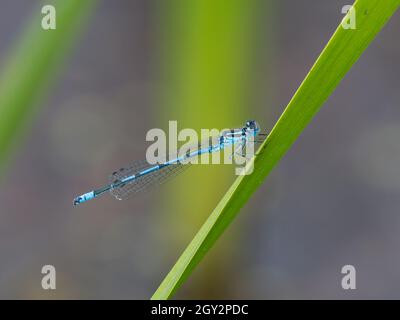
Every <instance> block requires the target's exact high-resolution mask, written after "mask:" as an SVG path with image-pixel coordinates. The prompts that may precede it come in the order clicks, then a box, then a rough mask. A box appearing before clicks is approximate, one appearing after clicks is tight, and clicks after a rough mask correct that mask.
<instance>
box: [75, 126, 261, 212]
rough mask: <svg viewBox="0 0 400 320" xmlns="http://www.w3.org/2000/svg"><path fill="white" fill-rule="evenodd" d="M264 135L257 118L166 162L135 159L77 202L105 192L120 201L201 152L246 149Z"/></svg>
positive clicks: (174, 171) (177, 169)
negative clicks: (212, 141)
mask: <svg viewBox="0 0 400 320" xmlns="http://www.w3.org/2000/svg"><path fill="white" fill-rule="evenodd" d="M259 136H265V134H261V133H260V127H259V125H258V123H257V122H256V121H254V120H250V121H247V122H246V124H245V125H244V126H243V127H241V128H237V129H231V130H226V131H223V132H222V133H221V135H220V136H218V137H217V139H216V142H215V143H210V144H209V145H208V146H206V147H204V146H203V145H201V144H199V145H198V148H195V149H194V150H193V149H190V150H188V152H185V153H184V154H183V155H180V156H176V157H174V158H172V159H168V160H167V161H165V162H163V163H161V164H156V165H149V164H148V163H147V162H146V161H140V162H135V163H134V164H133V165H131V166H130V167H127V168H121V169H119V170H118V171H115V172H113V173H112V174H111V176H110V181H109V184H108V185H106V186H104V187H103V188H100V189H95V190H92V191H90V192H87V193H85V194H83V195H81V196H79V197H76V198H75V199H74V205H77V204H80V203H83V202H86V201H88V200H91V199H94V198H96V197H98V196H100V195H102V194H104V193H106V192H110V193H111V194H112V195H113V196H114V197H115V198H117V199H118V200H122V199H125V198H127V197H128V196H129V195H132V194H135V193H137V192H140V191H142V190H145V189H148V188H149V187H151V186H153V185H158V184H161V183H163V182H165V181H166V180H168V179H169V178H170V177H173V176H175V175H177V174H178V173H180V172H182V171H183V169H185V168H187V167H188V165H189V164H190V160H191V159H192V158H194V157H199V156H201V155H202V154H206V153H214V152H220V151H222V150H224V149H226V148H227V147H228V146H229V147H232V148H233V149H234V150H235V151H236V152H237V151H240V150H243V149H244V148H245V147H246V145H247V144H248V143H249V142H250V141H254V142H262V141H263V137H262V138H261V140H260V139H259V140H257V139H256V137H259Z"/></svg>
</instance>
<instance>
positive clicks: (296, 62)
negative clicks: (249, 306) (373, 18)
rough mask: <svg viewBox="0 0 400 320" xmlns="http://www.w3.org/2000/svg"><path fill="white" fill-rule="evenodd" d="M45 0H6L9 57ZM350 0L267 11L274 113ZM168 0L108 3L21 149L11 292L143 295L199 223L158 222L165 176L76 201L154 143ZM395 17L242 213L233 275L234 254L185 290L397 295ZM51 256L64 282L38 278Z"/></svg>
mask: <svg viewBox="0 0 400 320" xmlns="http://www.w3.org/2000/svg"><path fill="white" fill-rule="evenodd" d="M34 2H35V1H23V0H18V1H15V0H13V1H11V0H1V4H0V5H1V10H0V21H1V22H0V23H1V28H0V39H1V41H0V58H1V59H3V58H4V57H5V56H6V55H7V52H8V50H9V48H10V46H11V45H12V43H13V41H14V39H16V38H17V37H18V36H19V34H20V32H21V31H22V30H23V26H24V19H25V18H26V17H28V16H29V15H30V13H31V11H32V10H33V8H35V5H34ZM345 4H348V3H347V2H344V1H311V0H301V1H289V0H285V1H283V0H281V1H279V3H278V4H277V6H276V8H275V10H276V13H275V15H274V20H275V23H274V25H273V27H271V26H270V25H268V24H267V23H265V25H264V24H261V25H260V28H265V34H268V33H272V34H273V37H272V38H267V36H265V37H261V38H262V41H265V43H268V45H267V44H266V45H265V46H266V47H267V46H269V47H271V52H273V53H271V54H270V56H271V55H272V58H269V59H266V60H265V61H259V64H260V66H262V67H261V71H262V70H265V72H269V73H270V78H272V79H273V83H274V93H273V97H271V98H268V97H265V96H264V97H262V98H260V99H259V105H258V106H255V107H257V108H259V109H262V108H266V107H264V104H265V105H268V108H269V109H268V111H266V114H267V115H268V116H266V119H259V122H261V123H263V124H264V126H270V125H272V124H273V123H274V121H276V119H277V118H278V117H279V115H280V113H281V112H282V110H283V106H285V105H286V104H287V102H288V101H289V99H290V97H291V96H292V94H293V93H294V91H295V89H296V88H297V87H298V85H299V84H300V82H301V81H302V79H303V78H304V76H305V75H306V73H307V72H308V70H309V69H310V67H311V66H312V64H313V62H314V61H315V59H316V57H317V56H318V54H319V52H320V51H321V50H322V49H323V47H324V46H325V44H326V42H327V40H328V39H329V37H330V35H331V34H332V33H333V31H334V29H335V28H336V25H337V22H338V21H339V19H340V18H341V14H340V10H341V7H342V6H343V5H345ZM157 5H158V3H157V2H155V1H145V0H143V1H128V0H118V1H102V2H101V3H100V5H99V6H98V8H97V10H96V11H95V13H94V14H93V16H92V19H91V21H90V22H89V23H88V29H87V30H86V31H85V32H83V33H82V38H81V39H80V41H79V43H78V45H77V46H76V48H75V50H74V52H73V54H72V55H71V57H70V58H69V59H68V61H67V66H66V69H65V70H64V72H63V73H62V75H61V77H60V79H59V81H58V82H57V84H56V85H55V87H54V88H53V91H52V92H51V95H50V96H49V97H48V99H47V100H46V103H45V105H44V106H42V107H43V108H42V109H41V112H40V114H39V118H38V119H37V121H36V122H35V123H34V125H33V128H32V130H31V132H30V134H29V136H28V137H27V138H26V139H25V140H24V143H23V145H22V148H19V150H18V151H17V152H16V153H15V155H14V158H13V161H12V163H11V164H10V166H9V168H8V170H7V174H6V176H5V177H4V178H3V179H2V180H1V182H0V298H43V299H47V298H134V299H135V298H141V299H147V298H148V297H150V296H151V294H152V293H153V291H154V290H155V289H156V288H157V286H158V284H159V283H160V281H161V280H162V278H163V277H164V275H165V274H166V272H167V271H168V270H169V268H170V267H171V266H172V264H173V262H174V261H175V260H176V259H177V257H178V256H179V254H180V253H181V252H182V250H183V249H184V247H185V246H186V245H187V243H188V242H189V241H190V239H191V238H192V236H193V234H191V235H189V236H188V237H187V238H186V239H183V240H182V241H181V243H180V244H179V245H176V241H172V235H171V233H170V232H168V231H167V230H165V229H163V228H161V227H160V221H162V220H160V216H161V215H163V213H162V212H160V211H156V210H154V206H153V202H154V200H153V199H154V197H158V196H159V195H160V194H161V193H162V192H164V193H168V192H169V191H168V190H165V189H164V190H163V191H161V190H159V191H155V192H154V193H151V194H146V195H143V196H141V197H138V198H136V199H135V200H134V201H128V202H117V201H114V200H113V199H112V198H111V197H104V198H103V199H102V200H99V201H97V202H93V203H91V204H90V205H89V204H88V205H87V206H86V207H81V208H79V209H76V208H74V207H72V205H71V202H72V198H73V197H74V196H75V195H76V194H77V193H80V192H84V191H86V189H87V188H90V187H91V186H100V185H102V184H103V183H104V182H105V181H106V177H107V174H108V173H109V172H110V171H112V170H113V169H114V168H115V167H118V166H119V165H123V164H125V163H126V161H127V160H128V161H131V160H134V159H141V158H143V156H144V152H145V148H146V144H145V141H144V137H145V132H146V131H147V130H148V129H150V128H152V127H154V122H153V120H152V119H153V117H155V115H156V114H157V111H158V109H157V104H156V103H155V100H156V99H155V95H156V94H155V92H158V90H159V88H160V87H162V86H163V85H164V84H163V83H162V81H160V79H159V78H158V77H157V76H156V74H157V72H155V71H154V68H155V67H156V62H155V54H154V53H155V50H156V48H157V46H158V44H157V41H158V40H157V30H158V29H159V28H160V25H159V23H160V22H159V21H158V20H157V14H156V13H157V8H156V7H157ZM289 6H290V7H289ZM265 15H266V16H267V13H265ZM267 28H272V30H271V29H268V30H267ZM399 28H400V23H399V14H398V13H397V14H396V15H395V16H394V17H393V18H392V20H391V21H390V23H389V24H388V25H387V26H386V27H385V29H384V30H383V32H382V33H381V34H380V35H379V36H378V38H377V39H376V41H374V42H373V44H372V45H371V47H370V48H369V49H368V50H367V51H366V53H365V54H364V55H363V56H362V58H361V59H360V61H359V62H358V63H357V64H356V65H355V66H354V68H353V69H352V70H351V72H350V73H349V74H348V75H347V77H346V78H345V79H344V81H343V82H342V83H341V85H340V86H339V88H338V89H337V90H336V91H335V93H334V94H333V95H332V96H331V98H330V99H329V101H328V102H327V103H326V105H325V106H324V107H323V109H322V110H321V111H320V112H319V113H318V115H317V116H316V118H315V119H314V121H313V122H312V123H311V125H310V126H309V127H308V128H307V129H306V130H305V131H304V132H303V134H302V135H301V137H300V138H299V140H298V141H297V142H296V143H295V145H294V146H293V148H292V149H291V150H290V151H289V152H288V154H287V155H286V156H285V158H284V159H283V160H282V161H281V163H280V164H279V166H278V167H277V168H276V169H275V170H274V172H273V173H272V175H271V176H270V177H269V178H268V180H267V181H266V183H265V184H264V185H263V186H262V188H260V190H258V191H257V193H256V194H255V196H254V197H253V198H252V199H251V201H250V202H249V203H248V204H247V205H246V207H245V209H244V210H243V211H242V212H241V214H240V215H239V217H238V219H237V220H236V221H235V222H234V225H233V228H234V229H240V234H241V235H240V239H238V240H237V241H236V244H235V246H236V247H235V250H229V251H228V252H226V255H227V257H226V259H227V261H229V263H230V264H232V266H231V267H230V276H229V277H226V279H225V278H224V267H223V266H221V267H220V268H218V269H217V270H215V272H216V273H219V274H217V275H216V274H214V275H212V277H215V276H218V277H220V278H221V280H220V283H221V284H220V285H221V288H220V289H219V290H218V291H217V292H213V293H211V292H210V293H209V294H207V292H204V291H202V292H196V290H195V288H192V290H191V291H190V296H189V295H185V294H184V293H185V290H189V289H188V287H190V286H191V285H192V282H191V281H189V282H188V284H185V286H184V288H183V291H182V292H181V293H180V294H179V295H178V296H177V297H179V298H185V297H188V296H189V297H194V298H207V297H211V296H212V297H217V298H255V299H267V298H313V299H319V298H329V299H330V298H343V299H352V298H400V293H399V292H400V255H399V253H398V245H399V243H400V232H399V231H400V197H399V196H400V169H399V168H400V167H399V162H400V144H399V137H400V109H399V101H400V92H399V90H398V85H399V74H400V65H399V63H398V57H399V53H400V43H399V41H398V31H399ZM260 34H263V30H260ZM266 50H268V49H266ZM271 73H272V74H271ZM262 85H263V84H262V83H261V84H260V87H262ZM263 99H266V100H268V101H265V103H264V101H263ZM272 105H273V107H272ZM224 191H225V190H221V195H222V194H223V193H224ZM173 205H174V204H173V203H170V204H169V206H170V207H172V208H173ZM133 208H134V212H133ZM198 227H199V226H197V227H196V229H197V228H198ZM230 232H231V230H229V231H228V232H227V235H226V236H225V235H224V237H223V239H222V241H224V240H225V237H229V234H230ZM218 245H219V243H218V244H217V246H218ZM44 264H53V265H54V266H55V267H56V269H57V290H56V291H55V292H45V291H43V290H42V289H41V286H40V280H41V274H40V270H41V267H42V266H43V265H44ZM345 264H352V265H354V266H355V267H356V269H357V290H354V291H344V290H342V289H341V286H340V281H341V277H342V275H341V274H340V270H341V268H342V266H343V265H345ZM201 269H202V265H200V266H199V269H198V270H196V271H195V272H194V275H193V276H194V277H200V276H199V274H200V272H201ZM208 272H209V271H208ZM202 277H206V276H205V275H202Z"/></svg>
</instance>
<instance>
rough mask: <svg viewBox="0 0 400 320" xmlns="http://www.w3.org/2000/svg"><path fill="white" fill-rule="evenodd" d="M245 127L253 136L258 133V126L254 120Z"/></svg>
mask: <svg viewBox="0 0 400 320" xmlns="http://www.w3.org/2000/svg"><path fill="white" fill-rule="evenodd" d="M246 127H247V128H249V129H250V130H253V131H254V134H255V135H256V134H257V133H258V132H259V131H260V126H259V125H258V123H257V121H255V120H249V121H247V122H246Z"/></svg>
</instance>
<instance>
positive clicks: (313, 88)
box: [152, 0, 400, 299]
mask: <svg viewBox="0 0 400 320" xmlns="http://www.w3.org/2000/svg"><path fill="white" fill-rule="evenodd" d="M399 5H400V0H385V1H383V0H357V1H356V2H355V4H354V8H355V10H356V18H357V20H356V22H357V28H356V29H355V30H352V29H344V28H342V26H341V25H339V27H338V28H337V30H336V31H335V33H334V35H333V36H332V38H331V39H330V41H329V42H328V44H327V45H326V47H325V49H324V50H323V51H322V53H321V55H320V56H319V58H318V59H317V61H316V62H315V64H314V66H313V67H312V68H311V70H310V72H309V73H308V75H307V77H306V78H305V80H304V81H303V83H302V84H301V86H300V87H299V89H298V90H297V91H296V93H295V95H294V96H293V98H292V100H291V101H290V102H289V104H288V106H287V107H286V109H285V111H284V112H283V114H282V115H281V117H280V118H279V120H278V122H277V123H276V125H275V126H274V128H273V129H272V131H271V132H270V134H269V136H268V138H267V139H266V141H265V142H264V143H263V145H262V146H261V147H260V151H259V152H258V153H257V155H256V156H255V159H254V172H253V173H252V174H251V175H246V176H240V177H238V178H237V179H236V181H235V182H234V183H233V185H232V186H231V187H230V189H229V190H228V192H227V193H226V194H225V196H224V197H223V198H222V200H221V201H220V203H219V204H218V205H217V207H216V208H215V209H214V211H213V212H212V213H211V215H210V216H209V218H208V219H207V221H206V222H205V223H204V224H203V226H202V227H201V229H200V230H199V231H198V233H197V234H196V236H195V237H194V238H193V240H192V241H191V242H190V244H189V246H188V247H187V248H186V250H185V251H184V252H183V254H182V255H181V257H180V258H179V259H178V261H177V262H176V264H175V265H174V266H173V268H172V269H171V271H170V272H169V273H168V275H167V276H166V277H165V279H164V280H163V282H162V283H161V285H160V286H159V288H158V289H157V290H156V292H155V293H154V295H153V296H152V299H168V298H170V297H171V296H172V295H173V294H174V292H175V291H176V290H177V289H178V288H179V286H180V285H181V284H182V283H183V282H184V281H185V280H186V279H187V277H188V276H189V274H190V273H191V271H192V270H193V269H194V267H195V266H196V265H197V264H198V263H199V262H200V261H201V259H202V258H203V257H204V255H205V254H206V253H207V252H208V250H209V249H210V248H211V247H212V246H213V244H214V243H215V241H216V240H217V239H218V238H219V237H220V236H221V234H222V233H223V232H224V230H225V229H226V228H227V226H228V225H229V224H230V223H231V222H232V220H233V219H234V218H235V216H236V215H237V213H238V212H239V210H240V208H241V207H243V205H244V204H245V203H246V202H247V201H248V200H249V198H250V196H251V195H252V194H253V193H254V192H255V191H256V190H257V188H258V186H259V185H260V184H261V183H262V182H263V181H264V179H265V178H266V177H267V176H268V174H269V173H270V172H271V170H272V169H273V167H274V166H275V165H276V164H277V163H278V162H279V160H280V159H281V158H282V157H283V155H284V154H285V153H286V152H287V151H288V149H289V148H290V147H291V145H292V144H293V143H294V142H295V140H296V139H297V137H298V136H299V135H300V133H301V132H302V131H303V130H304V128H305V127H306V126H307V124H308V123H309V122H310V121H311V120H312V118H313V117H314V115H315V114H316V113H317V112H318V110H319V109H320V108H321V106H322V105H323V104H324V102H325V101H326V100H327V99H328V97H329V96H330V95H331V94H332V92H333V91H334V90H335V88H336V87H337V86H338V84H339V83H340V81H341V80H342V79H343V77H344V76H345V75H346V73H347V72H348V71H349V70H350V68H351V67H352V66H353V64H354V63H355V62H356V61H357V60H358V58H359V57H360V56H361V54H362V53H363V52H364V50H365V49H366V48H367V47H368V46H369V44H370V43H371V42H372V40H373V39H374V38H375V37H376V35H377V34H378V33H379V31H380V30H381V29H382V28H383V27H384V25H385V24H386V22H387V21H388V20H389V19H390V17H391V16H392V15H393V14H394V13H395V11H396V10H397V9H398V7H399Z"/></svg>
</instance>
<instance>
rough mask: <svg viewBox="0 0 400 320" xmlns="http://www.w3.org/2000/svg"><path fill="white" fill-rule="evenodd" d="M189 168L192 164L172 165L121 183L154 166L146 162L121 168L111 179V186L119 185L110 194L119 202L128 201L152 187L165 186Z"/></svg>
mask: <svg viewBox="0 0 400 320" xmlns="http://www.w3.org/2000/svg"><path fill="white" fill-rule="evenodd" d="M189 166H190V163H186V164H182V163H176V164H171V165H168V166H165V167H163V168H161V169H158V170H156V171H154V172H151V173H148V174H146V175H143V176H141V177H138V178H137V179H135V180H132V181H131V182H126V183H121V181H122V180H123V179H124V178H127V177H129V176H132V175H135V174H137V173H139V172H141V171H143V170H144V169H146V168H149V167H152V165H149V164H148V163H147V162H146V161H138V162H135V163H134V164H133V165H132V166H130V167H128V168H121V169H119V170H118V171H115V172H113V173H112V174H111V176H110V179H109V180H110V181H109V182H110V184H119V185H118V186H117V187H115V188H111V190H110V193H111V194H112V195H113V196H114V197H115V198H117V199H118V200H122V199H127V198H129V197H131V196H134V195H135V194H137V193H139V192H142V191H146V190H148V189H150V188H151V187H154V186H156V185H160V184H163V183H164V182H166V181H168V180H169V179H170V178H172V177H175V176H176V175H178V174H179V173H181V172H183V171H184V170H185V169H187V168H188V167H189Z"/></svg>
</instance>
